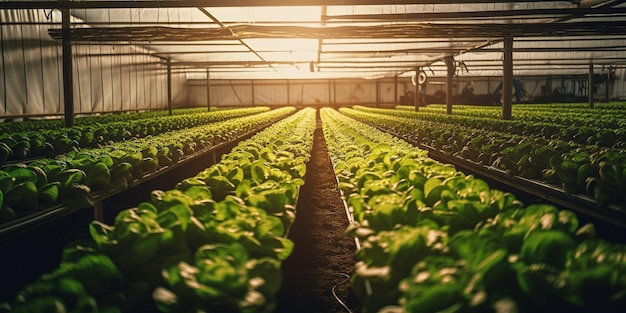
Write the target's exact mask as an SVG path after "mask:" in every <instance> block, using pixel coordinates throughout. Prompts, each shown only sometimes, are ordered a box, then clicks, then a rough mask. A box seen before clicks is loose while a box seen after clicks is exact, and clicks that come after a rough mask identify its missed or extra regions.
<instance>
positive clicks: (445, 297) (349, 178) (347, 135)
mask: <svg viewBox="0 0 626 313" xmlns="http://www.w3.org/2000/svg"><path fill="white" fill-rule="evenodd" d="M321 117H322V121H323V128H324V129H323V130H324V136H325V139H326V142H327V145H328V149H329V154H330V156H331V159H332V161H333V164H334V167H335V172H336V176H337V179H338V186H339V188H340V190H341V192H342V194H343V195H344V198H345V201H346V205H347V208H348V209H349V210H350V212H351V213H352V216H353V217H354V221H353V222H352V223H351V225H350V226H349V228H348V229H347V233H349V234H351V235H352V236H354V237H355V238H357V239H358V242H359V243H360V248H359V249H358V250H357V251H356V254H355V255H356V259H357V264H356V269H355V274H354V276H353V277H352V280H351V285H352V288H353V291H354V293H355V295H356V296H357V298H358V299H359V300H360V302H361V305H362V308H361V311H362V312H364V313H368V312H395V313H398V312H420V313H423V312H591V311H593V312H619V311H621V310H622V308H623V307H624V305H626V258H625V256H626V246H624V245H623V244H618V243H613V242H610V241H608V240H606V239H602V238H598V237H597V236H596V235H595V230H594V226H593V224H584V225H579V221H578V218H577V216H576V215H575V214H573V213H572V212H570V211H568V210H559V209H557V208H556V207H554V206H552V205H547V204H533V205H529V206H524V205H523V204H522V203H521V202H520V201H518V200H516V198H515V196H514V195H513V194H510V193H507V192H502V191H499V190H495V189H491V188H490V187H489V186H488V185H487V184H486V183H485V182H484V181H482V180H480V179H477V178H474V177H473V176H471V175H470V176H468V175H465V174H463V173H461V172H459V171H457V170H456V169H455V168H454V167H453V166H451V165H448V164H442V163H439V162H437V161H435V160H432V159H430V158H428V157H427V153H426V152H425V151H422V150H419V149H417V148H415V147H413V146H412V145H411V144H408V143H407V142H405V141H402V140H400V139H398V138H397V137H394V136H392V135H389V134H388V133H386V132H381V131H379V130H377V129H375V128H373V127H371V126H369V125H366V124H363V123H361V122H358V121H356V120H354V119H352V118H349V117H347V116H345V115H343V114H341V113H339V112H337V111H335V110H332V109H328V108H325V109H322V111H321Z"/></svg>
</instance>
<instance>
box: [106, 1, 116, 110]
mask: <svg viewBox="0 0 626 313" xmlns="http://www.w3.org/2000/svg"><path fill="white" fill-rule="evenodd" d="M107 15H108V19H109V27H111V9H107ZM110 50H111V57H110V61H109V63H110V64H111V69H110V71H111V75H110V76H111V82H110V83H109V86H110V87H111V88H110V89H111V111H115V90H114V89H115V88H114V84H113V68H114V66H115V59H114V57H113V52H114V50H115V46H114V45H111V46H110Z"/></svg>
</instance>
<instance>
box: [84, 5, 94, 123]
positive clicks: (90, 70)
mask: <svg viewBox="0 0 626 313" xmlns="http://www.w3.org/2000/svg"><path fill="white" fill-rule="evenodd" d="M85 16H87V9H86V8H85ZM87 44H88V45H87V47H88V49H89V53H88V54H87V57H88V58H89V59H88V60H89V111H90V112H93V111H94V109H95V103H94V101H93V73H92V66H93V65H92V63H91V59H92V57H91V42H87Z"/></svg>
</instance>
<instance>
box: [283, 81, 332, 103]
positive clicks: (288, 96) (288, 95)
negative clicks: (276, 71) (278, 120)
mask: <svg viewBox="0 0 626 313" xmlns="http://www.w3.org/2000/svg"><path fill="white" fill-rule="evenodd" d="M289 89H291V86H289V79H287V106H290V100H289V98H291V92H290V90H289ZM328 102H330V98H328Z"/></svg>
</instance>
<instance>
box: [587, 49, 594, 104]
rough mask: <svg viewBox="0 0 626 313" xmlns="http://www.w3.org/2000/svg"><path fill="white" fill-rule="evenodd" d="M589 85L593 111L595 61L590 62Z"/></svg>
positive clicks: (590, 102)
mask: <svg viewBox="0 0 626 313" xmlns="http://www.w3.org/2000/svg"><path fill="white" fill-rule="evenodd" d="M588 81H589V82H588V84H587V85H589V92H588V95H589V108H591V109H593V91H594V88H593V87H594V86H593V84H594V82H593V61H592V60H589V76H588Z"/></svg>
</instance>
